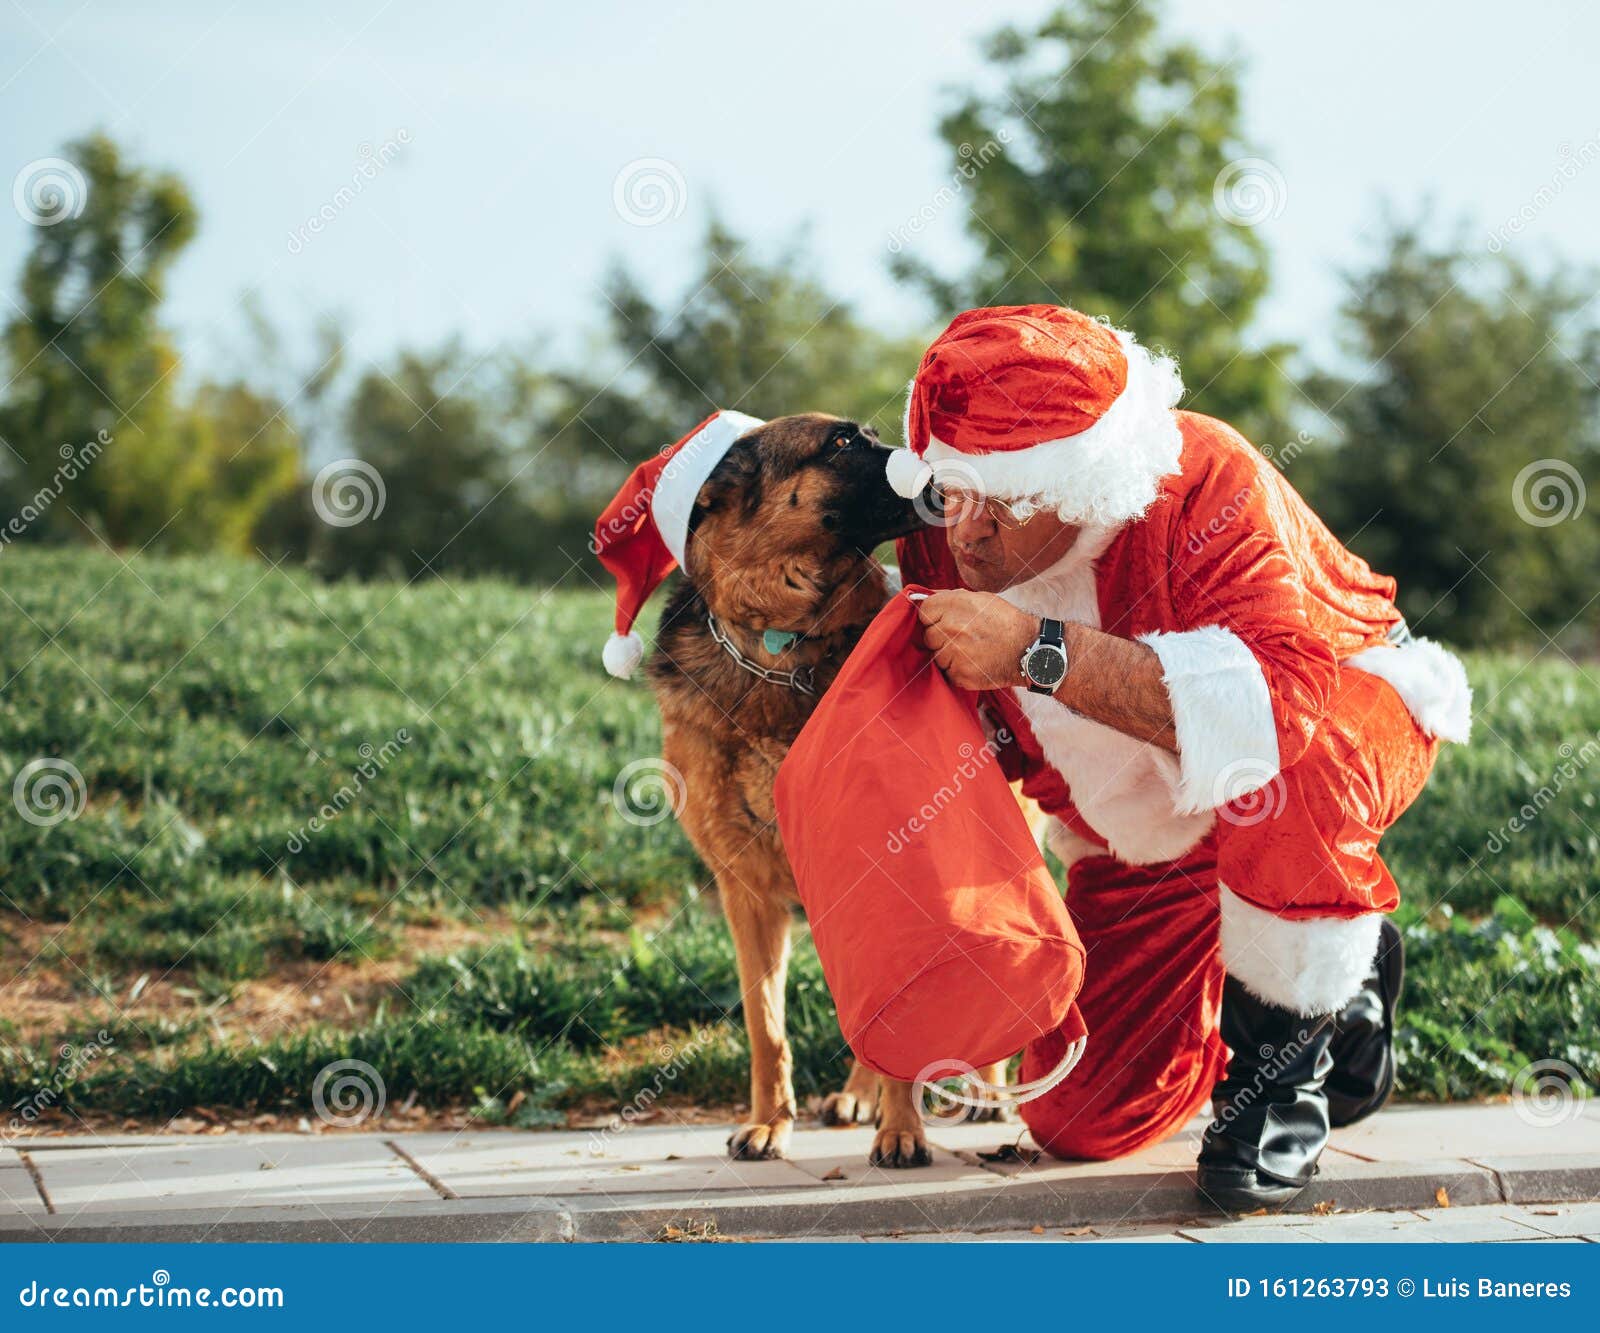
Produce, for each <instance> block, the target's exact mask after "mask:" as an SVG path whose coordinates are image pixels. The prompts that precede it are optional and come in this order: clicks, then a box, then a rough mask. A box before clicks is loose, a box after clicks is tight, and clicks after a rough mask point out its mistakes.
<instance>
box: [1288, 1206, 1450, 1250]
mask: <svg viewBox="0 0 1600 1333" xmlns="http://www.w3.org/2000/svg"><path fill="white" fill-rule="evenodd" d="M1310 1225H1311V1226H1313V1227H1314V1228H1315V1229H1316V1234H1317V1239H1318V1240H1322V1241H1328V1242H1332V1243H1335V1244H1363V1243H1366V1242H1369V1241H1376V1242H1379V1243H1381V1244H1384V1245H1433V1244H1436V1243H1437V1242H1438V1237H1437V1236H1435V1235H1433V1234H1432V1233H1431V1232H1430V1230H1429V1228H1428V1226H1427V1223H1426V1219H1424V1218H1423V1217H1422V1216H1421V1215H1420V1214H1418V1213H1415V1212H1409V1211H1401V1212H1394V1213H1376V1212H1374V1213H1330V1214H1328V1215H1327V1216H1325V1217H1318V1218H1317V1219H1316V1220H1315V1221H1314V1222H1312V1223H1310Z"/></svg>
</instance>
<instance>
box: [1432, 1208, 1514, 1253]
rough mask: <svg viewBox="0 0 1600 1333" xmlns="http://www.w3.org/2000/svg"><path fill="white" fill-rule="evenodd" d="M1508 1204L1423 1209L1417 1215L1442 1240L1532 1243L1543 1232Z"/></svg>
mask: <svg viewBox="0 0 1600 1333" xmlns="http://www.w3.org/2000/svg"><path fill="white" fill-rule="evenodd" d="M1515 1212H1516V1210H1514V1209H1511V1208H1507V1207H1505V1206H1504V1205H1499V1206H1494V1205H1491V1206H1489V1207H1487V1208H1419V1209H1418V1210H1417V1216H1419V1217H1420V1218H1422V1219H1423V1221H1424V1223H1426V1225H1427V1227H1428V1229H1429V1233H1430V1234H1431V1235H1432V1236H1433V1237H1434V1238H1435V1239H1436V1240H1438V1241H1441V1242H1443V1243H1447V1244H1455V1243H1458V1242H1463V1241H1467V1242H1470V1241H1492V1240H1532V1239H1534V1238H1535V1237H1537V1236H1538V1235H1539V1234H1540V1232H1539V1231H1538V1230H1537V1229H1536V1228H1534V1227H1531V1226H1529V1225H1528V1224H1527V1223H1526V1222H1524V1221H1522V1220H1520V1219H1519V1218H1518V1217H1517V1216H1515Z"/></svg>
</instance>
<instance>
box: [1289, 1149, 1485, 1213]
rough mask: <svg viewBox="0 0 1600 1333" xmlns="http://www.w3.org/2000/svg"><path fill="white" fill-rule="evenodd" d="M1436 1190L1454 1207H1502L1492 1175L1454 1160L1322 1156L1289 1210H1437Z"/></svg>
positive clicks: (1471, 1165) (1482, 1169)
mask: <svg viewBox="0 0 1600 1333" xmlns="http://www.w3.org/2000/svg"><path fill="white" fill-rule="evenodd" d="M1441 1189H1442V1190H1444V1191H1445V1194H1446V1196H1447V1197H1448V1199H1449V1201H1450V1203H1451V1204H1452V1205H1454V1206H1455V1207H1458V1208H1467V1207H1472V1206H1474V1205H1477V1204H1486V1203H1500V1202H1502V1196H1501V1193H1500V1183H1499V1181H1498V1180H1497V1179H1496V1178H1495V1176H1494V1174H1493V1173H1492V1172H1490V1171H1488V1170H1486V1169H1484V1168H1483V1167H1479V1166H1475V1165H1473V1164H1472V1163H1470V1162H1464V1161H1461V1160H1459V1159H1453V1158H1450V1159H1436V1160H1426V1159H1424V1160H1418V1161H1397V1162H1368V1161H1361V1160H1358V1159H1356V1158H1353V1157H1345V1158H1337V1157H1329V1156H1328V1155H1326V1154H1324V1156H1323V1159H1322V1170H1321V1172H1320V1173H1319V1174H1318V1176H1317V1178H1316V1179H1315V1180H1313V1181H1312V1182H1311V1184H1310V1185H1308V1186H1307V1187H1306V1189H1305V1192H1304V1193H1302V1194H1301V1195H1300V1196H1299V1197H1298V1198H1297V1199H1296V1200H1295V1201H1294V1204H1293V1205H1292V1211H1293V1212H1296V1213H1304V1212H1311V1211H1312V1210H1314V1209H1316V1208H1318V1207H1324V1206H1331V1207H1332V1208H1333V1209H1334V1210H1335V1211H1339V1212H1366V1211H1370V1210H1373V1209H1389V1210H1392V1209H1397V1208H1427V1207H1431V1206H1436V1204H1437V1200H1438V1192H1439V1191H1440V1190H1441Z"/></svg>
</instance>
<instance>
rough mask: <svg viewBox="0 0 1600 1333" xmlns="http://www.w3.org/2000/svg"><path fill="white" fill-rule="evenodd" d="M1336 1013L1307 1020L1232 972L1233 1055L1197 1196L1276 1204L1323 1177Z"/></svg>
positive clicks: (1227, 1006) (1215, 1095)
mask: <svg viewBox="0 0 1600 1333" xmlns="http://www.w3.org/2000/svg"><path fill="white" fill-rule="evenodd" d="M1337 1017H1338V1016H1337V1015H1336V1014H1317V1015H1313V1016H1311V1017H1307V1016H1305V1015H1303V1014H1296V1013H1291V1012H1290V1011H1289V1010H1287V1009H1279V1008H1276V1007H1275V1006H1273V1005H1270V1004H1267V1003H1265V1002H1264V1001H1262V1000H1258V999H1257V998H1256V997H1255V996H1254V995H1252V994H1250V992H1249V991H1247V990H1246V989H1245V988H1244V986H1243V985H1242V984H1241V983H1240V982H1239V981H1237V980H1236V979H1235V978H1233V977H1231V976H1230V977H1228V978H1227V980H1226V981H1225V982H1224V983H1223V989H1222V1039H1223V1041H1225V1042H1226V1043H1227V1044H1228V1049H1229V1050H1230V1051H1231V1052H1232V1056H1231V1058H1230V1059H1229V1061H1228V1071H1227V1073H1226V1074H1225V1075H1224V1076H1223V1078H1222V1080H1221V1081H1220V1082H1219V1083H1218V1084H1217V1086H1216V1088H1215V1090H1214V1091H1213V1092H1212V1094H1211V1109H1212V1113H1213V1115H1214V1116H1215V1119H1213V1120H1212V1122H1211V1123H1210V1124H1209V1125H1208V1126H1206V1132H1205V1138H1204V1140H1203V1142H1202V1143H1201V1145H1200V1170H1199V1176H1198V1185H1199V1189H1200V1194H1201V1195H1202V1197H1204V1198H1205V1199H1206V1200H1207V1201H1208V1202H1209V1203H1210V1204H1211V1205H1212V1206H1213V1207H1216V1208H1220V1209H1222V1210H1224V1211H1225V1212H1239V1213H1242V1212H1250V1211H1252V1210H1253V1209H1256V1208H1261V1207H1276V1206H1278V1205H1280V1204H1284V1203H1287V1202H1289V1200H1290V1199H1292V1198H1294V1196H1295V1195H1297V1194H1299V1193H1300V1191H1301V1190H1303V1189H1304V1188H1305V1187H1306V1186H1307V1185H1308V1184H1310V1183H1311V1178H1312V1177H1313V1176H1315V1175H1316V1174H1317V1158H1318V1157H1319V1156H1320V1155H1321V1153H1322V1149H1323V1146H1324V1145H1325V1144H1326V1143H1327V1141H1328V1099H1327V1097H1326V1096H1325V1095H1324V1093H1323V1083H1324V1081H1325V1080H1326V1079H1327V1077H1328V1075H1329V1073H1330V1072H1331V1071H1332V1069H1333V1055H1332V1046H1333V1039H1334V1030H1335V1028H1334V1024H1335V1021H1336V1019H1337Z"/></svg>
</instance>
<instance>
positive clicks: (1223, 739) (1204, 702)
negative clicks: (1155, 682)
mask: <svg viewBox="0 0 1600 1333" xmlns="http://www.w3.org/2000/svg"><path fill="white" fill-rule="evenodd" d="M1139 642H1140V643H1146V644H1149V645H1150V647H1151V648H1153V649H1154V650H1155V654H1156V656H1157V657H1158V658H1159V659H1160V660H1161V677H1162V680H1163V681H1164V682H1165V684H1166V687H1167V694H1168V695H1169V696H1170V698H1171V700H1172V718H1173V722H1174V724H1175V725H1176V728H1177V732H1178V765H1177V767H1178V780H1177V784H1176V787H1175V790H1174V791H1173V808H1174V809H1176V810H1177V812H1178V813H1179V814H1181V815H1192V814H1198V813H1200V812H1201V811H1202V810H1215V809H1216V808H1217V807H1218V806H1222V805H1227V804H1228V803H1229V802H1230V801H1237V800H1238V799H1239V798H1240V797H1242V796H1248V795H1249V794H1250V793H1251V792H1253V791H1258V790H1259V789H1260V788H1262V787H1265V786H1266V785H1267V783H1269V782H1271V781H1272V779H1273V778H1275V777H1277V776H1278V728H1277V724H1276V722H1274V720H1273V717H1272V695H1271V693H1270V692H1269V691H1268V690H1267V678H1266V676H1264V675H1263V674H1262V671H1261V663H1259V662H1258V661H1256V655H1255V654H1254V653H1252V652H1251V651H1250V649H1249V648H1247V647H1245V644H1244V641H1243V640H1242V639H1240V638H1239V636H1238V635H1237V634H1235V633H1234V632H1233V631H1232V630H1227V629H1223V628H1222V627H1221V626H1220V625H1208V626H1206V627H1205V628H1203V629H1192V630H1184V631H1182V632H1180V633H1176V634H1162V633H1154V634H1145V635H1141V636H1140V639H1139Z"/></svg>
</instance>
